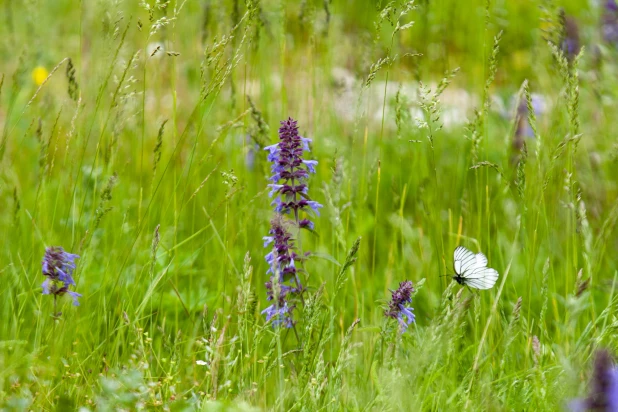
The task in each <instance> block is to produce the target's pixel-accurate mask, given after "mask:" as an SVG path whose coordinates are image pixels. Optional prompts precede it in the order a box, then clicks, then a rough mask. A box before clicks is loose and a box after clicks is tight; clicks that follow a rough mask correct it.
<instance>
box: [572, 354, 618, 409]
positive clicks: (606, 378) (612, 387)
mask: <svg viewBox="0 0 618 412" xmlns="http://www.w3.org/2000/svg"><path fill="white" fill-rule="evenodd" d="M569 409H571V411H573V412H584V411H598V412H610V411H618V367H616V365H614V363H613V362H612V359H611V356H610V354H609V352H607V351H606V350H600V351H598V352H597V355H596V359H595V362H594V371H593V374H592V381H591V384H590V394H589V395H588V397H587V398H584V399H575V400H573V401H571V402H570V403H569Z"/></svg>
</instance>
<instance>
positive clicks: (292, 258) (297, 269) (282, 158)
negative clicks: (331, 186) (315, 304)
mask: <svg viewBox="0 0 618 412" xmlns="http://www.w3.org/2000/svg"><path fill="white" fill-rule="evenodd" d="M310 142H311V139H307V138H304V137H301V136H300V135H299V134H298V126H297V122H296V121H295V120H293V119H292V118H288V120H284V121H282V122H281V127H280V128H279V142H278V143H276V144H274V145H271V146H268V147H265V148H264V150H267V151H268V161H270V162H272V167H271V171H272V176H271V177H270V181H271V184H269V185H268V186H269V187H270V188H271V191H270V196H271V197H272V198H273V201H272V203H271V206H274V209H275V212H276V214H277V216H276V217H275V218H274V219H273V220H272V221H271V229H270V231H269V236H265V237H264V247H269V246H270V247H271V251H270V252H269V253H268V254H267V255H266V261H267V262H268V265H269V269H268V272H267V273H268V274H270V280H269V282H267V283H266V288H267V293H268V300H271V301H274V303H273V305H271V306H269V307H268V308H266V309H265V310H264V311H263V312H262V313H264V314H266V320H267V321H270V320H272V321H273V324H274V325H282V326H284V327H287V328H291V327H293V326H294V323H295V322H294V320H293V316H292V311H293V310H294V308H295V307H296V303H297V301H298V300H301V301H302V293H303V290H304V289H303V285H302V283H301V280H300V277H299V273H301V272H303V269H302V265H303V262H304V260H305V259H306V258H307V256H308V254H306V253H302V252H297V247H296V241H299V240H300V239H299V236H300V229H308V230H313V229H314V223H313V222H312V221H311V220H309V218H310V217H311V216H312V215H313V214H316V215H319V209H320V208H321V207H322V205H321V204H319V203H318V202H316V201H314V200H311V198H310V197H309V195H308V191H309V186H308V184H307V180H308V179H309V176H310V174H312V173H315V172H316V169H315V167H316V166H317V163H318V162H317V161H315V160H305V159H303V155H304V153H305V152H308V151H310V150H309V143H310ZM288 228H296V240H295V239H294V236H293V235H292V234H291V233H290V231H289V230H288ZM271 245H272V246H271Z"/></svg>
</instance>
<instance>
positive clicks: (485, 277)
mask: <svg viewBox="0 0 618 412" xmlns="http://www.w3.org/2000/svg"><path fill="white" fill-rule="evenodd" d="M454 266H455V276H453V279H454V280H455V281H456V282H457V283H459V284H460V285H467V286H470V287H472V288H475V289H491V288H492V287H493V286H494V285H495V284H496V281H497V280H498V276H499V275H498V271H496V270H495V269H492V268H488V267H487V258H486V257H485V255H484V254H482V253H480V252H479V253H477V254H476V255H475V254H474V253H472V252H470V251H469V250H468V249H466V248H465V247H463V246H458V247H457V249H455V261H454Z"/></svg>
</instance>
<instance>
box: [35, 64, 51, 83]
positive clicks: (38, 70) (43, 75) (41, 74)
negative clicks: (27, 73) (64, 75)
mask: <svg viewBox="0 0 618 412" xmlns="http://www.w3.org/2000/svg"><path fill="white" fill-rule="evenodd" d="M48 75H49V73H48V72H47V69H46V68H45V67H43V66H37V67H35V68H34V70H32V80H34V83H36V85H37V86H40V85H42V84H43V82H44V81H45V79H47V76H48Z"/></svg>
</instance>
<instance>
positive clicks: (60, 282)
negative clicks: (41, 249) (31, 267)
mask: <svg viewBox="0 0 618 412" xmlns="http://www.w3.org/2000/svg"><path fill="white" fill-rule="evenodd" d="M77 258H79V256H78V255H75V254H73V253H68V252H65V250H64V249H63V248H62V247H60V246H53V247H48V248H46V249H45V255H44V256H43V261H42V262H41V269H42V272H43V275H44V276H46V277H47V279H45V282H43V284H42V285H41V287H42V288H43V294H44V295H54V296H62V295H64V294H65V293H68V294H69V295H70V296H71V297H72V298H73V304H74V305H75V306H79V302H78V300H77V298H78V297H81V295H80V294H79V293H76V292H70V291H69V286H75V281H74V280H73V271H74V270H75V268H76V265H75V259H77Z"/></svg>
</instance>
